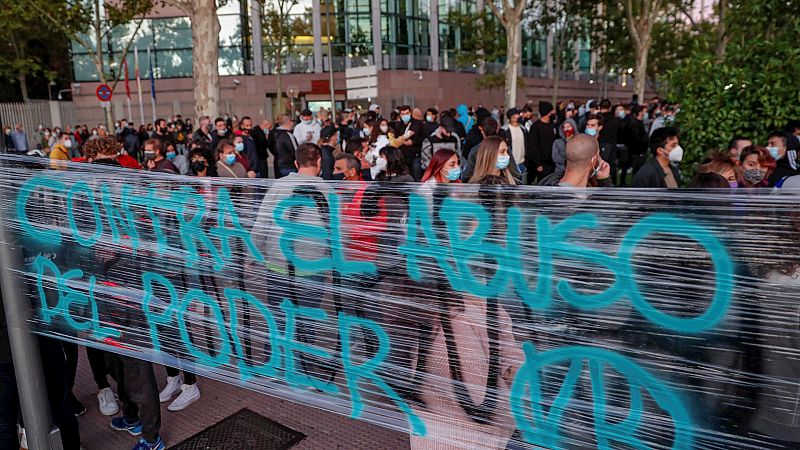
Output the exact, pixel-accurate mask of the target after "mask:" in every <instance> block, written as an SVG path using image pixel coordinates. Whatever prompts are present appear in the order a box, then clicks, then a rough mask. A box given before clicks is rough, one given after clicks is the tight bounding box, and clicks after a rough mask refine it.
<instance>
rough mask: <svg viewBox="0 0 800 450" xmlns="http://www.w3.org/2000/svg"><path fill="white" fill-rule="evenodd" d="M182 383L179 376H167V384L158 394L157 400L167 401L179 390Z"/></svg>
mask: <svg viewBox="0 0 800 450" xmlns="http://www.w3.org/2000/svg"><path fill="white" fill-rule="evenodd" d="M182 384H183V381H182V380H181V377H180V376H177V377H167V385H166V386H164V390H163V391H161V392H160V393H159V394H158V400H159V401H160V402H161V403H165V402H168V401H169V400H170V399H171V398H172V397H174V396H175V394H177V393H178V392H180V391H181V385H182Z"/></svg>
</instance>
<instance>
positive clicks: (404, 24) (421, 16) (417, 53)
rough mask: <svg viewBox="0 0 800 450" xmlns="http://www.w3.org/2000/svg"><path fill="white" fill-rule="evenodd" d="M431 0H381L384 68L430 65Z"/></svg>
mask: <svg viewBox="0 0 800 450" xmlns="http://www.w3.org/2000/svg"><path fill="white" fill-rule="evenodd" d="M430 1H438V0H381V39H382V41H383V58H384V68H385V69H420V70H425V69H429V68H430V54H431V49H430V32H429V28H428V26H429V25H428V24H429V23H430V20H429V19H430Z"/></svg>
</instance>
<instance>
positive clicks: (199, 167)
mask: <svg viewBox="0 0 800 450" xmlns="http://www.w3.org/2000/svg"><path fill="white" fill-rule="evenodd" d="M204 170H206V162H205V161H192V171H193V172H194V173H200V172H202V171H204Z"/></svg>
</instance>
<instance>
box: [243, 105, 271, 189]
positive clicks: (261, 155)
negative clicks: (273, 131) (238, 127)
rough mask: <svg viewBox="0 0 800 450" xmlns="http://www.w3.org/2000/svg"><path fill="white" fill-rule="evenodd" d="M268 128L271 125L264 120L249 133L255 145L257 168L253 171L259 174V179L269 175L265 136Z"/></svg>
mask: <svg viewBox="0 0 800 450" xmlns="http://www.w3.org/2000/svg"><path fill="white" fill-rule="evenodd" d="M242 122H244V119H242ZM270 127H271V123H270V122H269V120H264V121H263V122H261V125H256V126H254V127H253V129H252V131H250V136H252V137H253V140H254V141H255V143H256V155H257V156H258V166H257V167H256V168H255V169H256V171H257V172H258V174H259V175H258V176H259V177H261V178H267V176H268V175H269V169H268V167H267V159H269V152H268V150H267V134H268V133H269V129H270Z"/></svg>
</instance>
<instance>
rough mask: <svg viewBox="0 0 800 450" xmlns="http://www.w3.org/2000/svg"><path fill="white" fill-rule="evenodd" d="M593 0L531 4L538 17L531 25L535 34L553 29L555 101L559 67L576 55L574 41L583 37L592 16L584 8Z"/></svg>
mask: <svg viewBox="0 0 800 450" xmlns="http://www.w3.org/2000/svg"><path fill="white" fill-rule="evenodd" d="M593 3H594V2H592V1H582V0H577V1H576V0H536V1H535V2H534V4H533V10H534V15H535V16H536V17H537V18H538V20H537V21H536V22H533V23H535V24H536V26H534V27H532V30H531V31H533V34H534V35H539V36H542V37H544V36H548V35H549V34H551V33H552V48H549V49H548V51H550V52H551V55H552V57H553V90H552V95H553V98H552V100H553V103H554V104H555V103H556V101H557V99H558V88H559V83H560V80H561V71H562V70H564V69H565V68H566V67H567V66H566V65H565V62H567V61H574V60H575V59H576V58H577V56H578V55H576V54H575V52H574V47H573V44H575V42H576V40H581V39H583V38H584V37H585V34H586V33H587V31H588V28H589V27H588V25H589V24H590V23H591V20H590V19H587V18H585V17H584V15H583V14H584V12H585V8H586V7H587V4H589V6H590V7H591V5H592V4H593ZM589 11H591V9H589ZM569 67H571V68H572V69H573V70H574V69H575V68H574V67H572V66H569Z"/></svg>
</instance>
